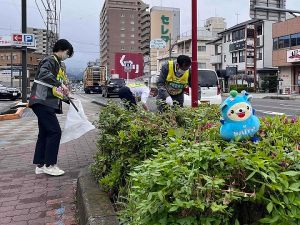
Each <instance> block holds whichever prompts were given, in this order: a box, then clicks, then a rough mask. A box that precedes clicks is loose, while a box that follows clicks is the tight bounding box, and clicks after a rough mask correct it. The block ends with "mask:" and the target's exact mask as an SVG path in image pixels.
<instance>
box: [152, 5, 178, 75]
mask: <svg viewBox="0 0 300 225" xmlns="http://www.w3.org/2000/svg"><path fill="white" fill-rule="evenodd" d="M150 18H151V35H150V40H154V39H163V40H164V41H165V42H166V48H164V49H150V63H151V74H152V75H156V74H157V61H158V56H159V55H164V54H166V53H168V52H170V51H169V50H170V46H172V45H173V44H174V43H175V42H176V40H178V38H179V37H180V9H179V8H170V7H158V6H155V7H152V8H151V10H150Z"/></svg>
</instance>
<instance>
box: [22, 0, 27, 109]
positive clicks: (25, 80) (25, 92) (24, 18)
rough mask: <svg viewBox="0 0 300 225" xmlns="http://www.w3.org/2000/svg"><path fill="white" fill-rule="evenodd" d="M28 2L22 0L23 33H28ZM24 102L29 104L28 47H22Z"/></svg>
mask: <svg viewBox="0 0 300 225" xmlns="http://www.w3.org/2000/svg"><path fill="white" fill-rule="evenodd" d="M26 8H27V7H26V0H22V33H26V31H27V12H26ZM22 102H23V103H26V102H27V47H26V46H22Z"/></svg>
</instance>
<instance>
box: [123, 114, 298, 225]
mask: <svg viewBox="0 0 300 225" xmlns="http://www.w3.org/2000/svg"><path fill="white" fill-rule="evenodd" d="M299 125H300V123H299V122H296V121H295V120H293V119H288V118H286V117H281V118H280V117H276V118H274V119H271V118H267V119H263V120H262V130H261V133H260V135H261V141H260V142H259V143H258V144H255V143H252V142H241V143H238V142H224V141H222V140H220V139H216V140H214V141H211V140H203V141H202V142H200V143H196V142H191V141H186V140H183V139H180V138H174V137H170V138H169V139H170V141H169V143H168V145H166V146H161V147H160V148H157V149H156V150H155V151H156V152H157V155H155V156H154V157H153V158H151V159H148V160H146V161H144V162H143V163H142V164H140V165H139V166H137V167H135V168H134V170H133V171H132V173H131V174H130V176H131V187H130V189H129V195H128V198H127V201H128V202H127V204H126V207H125V208H124V210H123V211H122V212H121V217H120V218H121V221H122V224H131V225H140V224H172V225H176V224H178V225H179V224H187V225H188V224H189V225H191V224H223V225H225V224H228V225H231V224H264V223H266V224H281V225H292V224H295V225H296V224H299V222H300V216H299V215H300V214H299V213H300V194H299V191H300V188H299V187H300V181H299V178H300V165H299V160H300V155H299V151H298V149H297V146H298V141H299V140H300V132H299V129H298V127H299ZM209 130H210V131H211V132H213V133H215V132H216V130H218V128H217V127H213V128H211V129H209Z"/></svg>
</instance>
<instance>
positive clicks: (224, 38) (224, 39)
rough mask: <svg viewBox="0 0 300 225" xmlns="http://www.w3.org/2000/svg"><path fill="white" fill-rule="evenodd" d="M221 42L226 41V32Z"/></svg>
mask: <svg viewBox="0 0 300 225" xmlns="http://www.w3.org/2000/svg"><path fill="white" fill-rule="evenodd" d="M223 42H224V43H225V42H226V34H225V35H224V37H223Z"/></svg>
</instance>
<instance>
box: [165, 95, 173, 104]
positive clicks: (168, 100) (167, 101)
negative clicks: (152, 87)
mask: <svg viewBox="0 0 300 225" xmlns="http://www.w3.org/2000/svg"><path fill="white" fill-rule="evenodd" d="M166 103H167V104H168V105H173V100H172V98H171V96H169V97H167V98H166Z"/></svg>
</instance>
